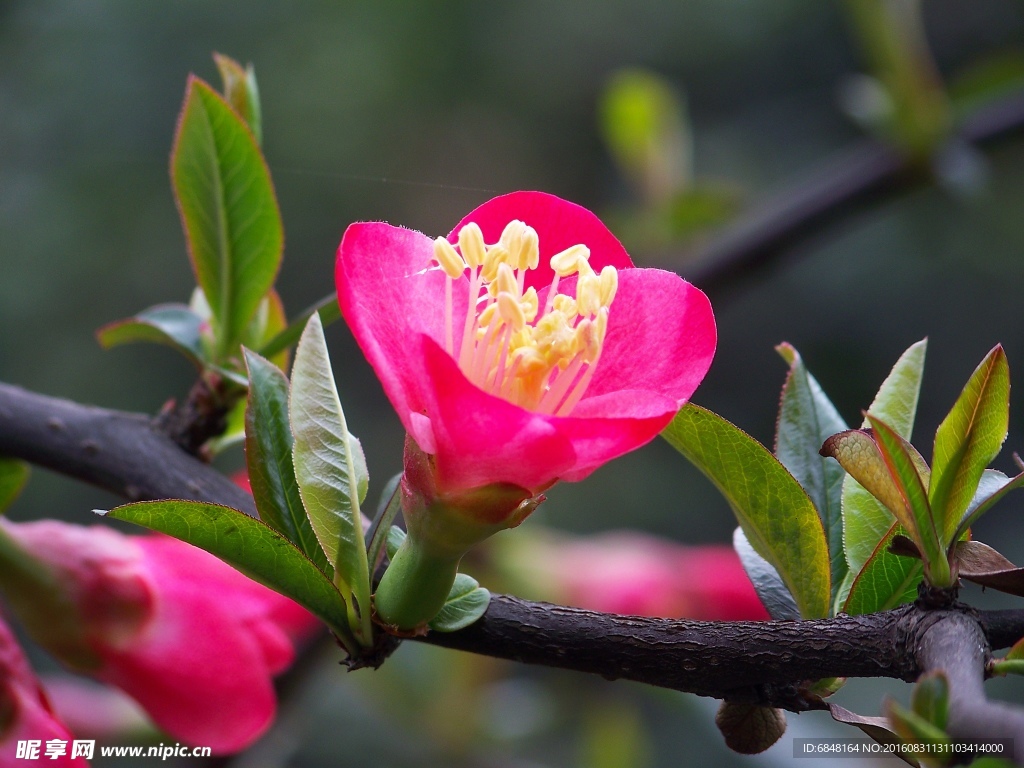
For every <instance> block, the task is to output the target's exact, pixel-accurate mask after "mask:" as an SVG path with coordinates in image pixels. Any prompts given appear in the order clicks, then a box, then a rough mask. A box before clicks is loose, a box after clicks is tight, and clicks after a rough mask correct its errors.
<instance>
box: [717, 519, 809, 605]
mask: <svg viewBox="0 0 1024 768" xmlns="http://www.w3.org/2000/svg"><path fill="white" fill-rule="evenodd" d="M732 546H733V549H735V550H736V554H737V555H739V557H740V562H741V563H743V570H745V571H746V572H747V576H748V577H749V578H750V581H751V583H752V584H753V585H754V591H755V592H757V596H758V598H760V600H761V604H762V605H764V607H765V610H767V611H768V615H769V616H771V617H772V618H773V619H776V620H778V621H783V620H785V621H795V620H797V619H799V618H800V609H799V608H797V607H796V601H795V600H794V599H793V596H792V595H791V594H790V593H789V590H788V589H786V585H785V584H783V583H782V577H781V576H779V572H778V571H776V570H775V569H774V568H773V567H772V564H771V563H769V562H768V561H767V560H765V559H764V558H763V557H761V556H760V555H759V554H757V552H755V551H754V548H753V547H752V546H750V542H749V541H748V540H747V536H746V534H745V533H743V529H742V528H737V529H736V530H735V531H733V534H732Z"/></svg>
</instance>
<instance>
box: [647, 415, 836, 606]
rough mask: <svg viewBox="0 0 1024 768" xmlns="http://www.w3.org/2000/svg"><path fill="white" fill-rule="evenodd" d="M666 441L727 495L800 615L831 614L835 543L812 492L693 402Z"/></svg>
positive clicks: (766, 453)
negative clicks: (829, 538)
mask: <svg viewBox="0 0 1024 768" xmlns="http://www.w3.org/2000/svg"><path fill="white" fill-rule="evenodd" d="M662 436H663V437H664V438H665V439H666V440H668V441H669V443H671V444H672V446H673V447H675V449H676V450H678V451H679V452H680V453H682V454H683V455H684V456H685V457H686V458H687V459H689V460H690V461H691V462H693V464H694V465H696V466H697V468H698V469H700V470H701V472H703V473H704V474H705V475H706V476H707V477H708V479H709V480H711V481H712V482H713V483H714V484H715V485H716V486H717V487H718V489H719V490H720V491H721V492H722V494H723V495H724V496H725V498H726V499H727V500H728V502H729V505H730V506H731V507H732V509H733V512H734V513H735V514H736V518H737V520H738V521H739V523H740V526H741V527H742V528H743V532H744V533H745V534H746V535H747V538H748V539H749V540H750V543H751V545H752V546H753V547H754V550H755V551H756V552H757V553H758V554H759V555H761V557H763V558H764V559H765V560H767V561H768V562H769V563H770V564H771V565H772V567H773V568H775V570H776V571H778V573H779V576H780V577H782V581H783V582H784V583H785V585H786V587H787V588H788V589H789V591H790V593H791V594H792V595H793V598H794V599H795V600H796V604H797V606H798V607H799V609H800V615H801V616H803V618H805V619H816V618H822V617H824V616H827V615H828V612H829V595H830V588H829V560H828V544H827V543H826V541H825V530H824V528H823V527H822V524H821V519H820V518H819V517H818V512H817V510H815V508H814V504H813V503H812V502H811V500H810V498H808V496H807V493H806V492H805V491H804V489H803V488H801V487H800V484H799V483H798V482H797V481H796V480H794V479H793V476H792V475H791V474H789V472H787V471H786V468H785V467H783V466H782V464H780V463H779V461H778V459H776V458H775V457H774V456H772V454H771V453H770V452H769V451H768V449H767V448H765V447H764V446H763V445H761V444H760V443H759V442H757V441H756V440H755V439H754V438H752V437H751V436H750V435H748V434H746V433H745V432H743V431H741V430H740V429H738V428H736V427H735V426H733V425H732V424H730V423H729V422H728V421H726V420H725V419H723V418H722V417H721V416H718V415H717V414H714V413H712V412H711V411H708V410H705V409H703V408H700V407H698V406H696V405H693V404H692V403H690V404H687V405H685V406H683V409H682V410H681V411H679V413H678V414H677V415H676V417H675V418H674V419H673V420H672V422H671V423H670V424H669V425H668V427H666V428H665V430H664V431H663V432H662Z"/></svg>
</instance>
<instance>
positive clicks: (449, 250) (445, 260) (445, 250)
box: [434, 237, 466, 280]
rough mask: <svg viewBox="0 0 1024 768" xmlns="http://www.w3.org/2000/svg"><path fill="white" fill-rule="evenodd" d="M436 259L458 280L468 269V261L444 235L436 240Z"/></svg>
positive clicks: (445, 270) (449, 274)
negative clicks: (464, 259) (465, 260)
mask: <svg viewBox="0 0 1024 768" xmlns="http://www.w3.org/2000/svg"><path fill="white" fill-rule="evenodd" d="M434 260H435V261H436V262H437V263H438V264H439V265H440V266H441V269H443V270H444V273H445V274H446V275H448V277H450V278H451V279H452V280H458V279H459V278H460V277H462V273H463V272H465V270H466V263H465V262H464V261H463V260H462V257H461V256H459V254H458V253H456V251H455V248H454V247H452V244H451V243H449V242H448V241H447V240H445V239H444V238H443V237H439V238H437V240H435V241H434Z"/></svg>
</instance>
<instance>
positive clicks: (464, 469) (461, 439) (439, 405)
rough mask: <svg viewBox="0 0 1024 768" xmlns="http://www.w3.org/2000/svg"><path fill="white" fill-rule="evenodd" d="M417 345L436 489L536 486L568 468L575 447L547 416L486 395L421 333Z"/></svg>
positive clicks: (570, 464)
mask: <svg viewBox="0 0 1024 768" xmlns="http://www.w3.org/2000/svg"><path fill="white" fill-rule="evenodd" d="M420 343H421V345H422V349H423V353H424V356H425V359H426V366H425V367H426V373H427V375H428V376H429V377H430V380H431V381H433V382H434V388H433V390H432V391H431V395H432V401H431V402H428V403H427V410H428V413H430V414H431V424H432V426H433V431H434V438H435V440H436V443H437V458H436V461H437V470H438V476H439V478H438V479H439V486H440V487H441V488H442V489H446V488H447V489H468V488H474V487H477V486H481V485H487V484H490V483H499V482H506V483H513V484H515V485H519V486H522V487H524V488H531V489H536V488H542V487H544V486H546V485H548V484H550V482H551V481H552V480H553V479H555V478H557V477H558V476H559V475H561V474H562V473H563V472H566V471H568V470H569V469H571V467H572V466H573V464H574V463H575V460H576V454H575V451H573V448H572V446H571V445H570V444H569V441H568V440H567V439H566V437H565V436H564V435H562V434H560V433H559V432H558V430H557V429H556V428H555V427H554V426H553V425H552V423H551V422H552V419H551V417H548V416H541V415H538V414H535V413H531V412H530V411H527V410H525V409H523V408H520V407H519V406H517V405H513V404H512V403H509V402H507V401H506V400H502V399H501V398H499V397H495V396H493V395H489V394H487V393H486V392H484V391H483V390H481V389H479V388H478V387H476V386H475V385H474V384H472V383H470V381H469V380H468V379H467V378H466V376H465V375H464V374H463V373H462V371H461V370H460V369H459V367H458V365H457V364H456V363H455V361H454V360H453V359H452V358H451V357H450V356H449V355H448V354H447V353H446V352H445V351H444V350H443V349H442V348H441V347H440V346H438V344H437V343H436V342H435V341H433V339H431V338H429V337H427V336H421V337H420Z"/></svg>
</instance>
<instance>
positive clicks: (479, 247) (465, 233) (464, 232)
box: [459, 222, 485, 269]
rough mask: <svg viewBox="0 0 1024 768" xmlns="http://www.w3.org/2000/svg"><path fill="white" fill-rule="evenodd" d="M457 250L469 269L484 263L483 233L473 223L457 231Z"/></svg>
mask: <svg viewBox="0 0 1024 768" xmlns="http://www.w3.org/2000/svg"><path fill="white" fill-rule="evenodd" d="M459 250H460V251H462V258H464V259H465V260H466V263H467V264H468V265H469V267H470V269H473V268H475V267H479V266H480V265H481V264H483V263H484V253H485V246H484V233H483V232H481V231H480V227H478V226H477V225H476V224H474V223H473V222H470V223H469V224H467V225H466V226H464V227H463V228H462V229H460V230H459Z"/></svg>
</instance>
